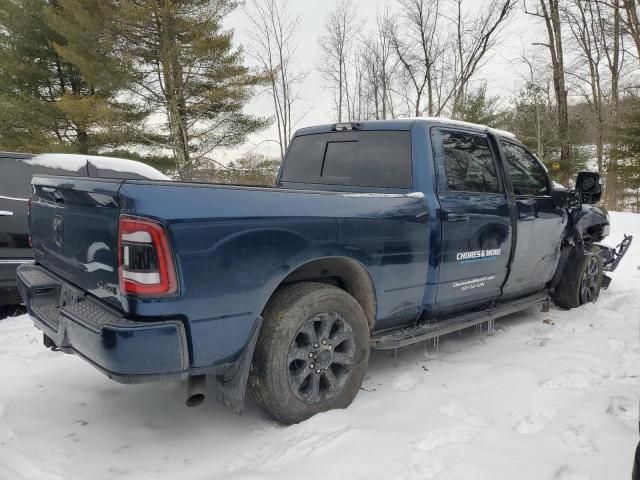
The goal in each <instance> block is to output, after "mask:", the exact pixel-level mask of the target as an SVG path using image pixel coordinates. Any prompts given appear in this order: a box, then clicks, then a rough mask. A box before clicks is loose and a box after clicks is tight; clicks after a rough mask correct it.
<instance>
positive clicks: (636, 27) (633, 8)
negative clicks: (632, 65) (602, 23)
mask: <svg viewBox="0 0 640 480" xmlns="http://www.w3.org/2000/svg"><path fill="white" fill-rule="evenodd" d="M622 7H623V8H624V11H625V14H626V15H625V16H624V17H623V19H622V21H623V23H624V27H625V29H626V31H627V32H628V33H629V35H630V36H631V38H632V39H633V42H634V43H635V45H636V50H637V58H638V61H640V13H639V12H638V11H639V10H640V3H638V1H637V0H622Z"/></svg>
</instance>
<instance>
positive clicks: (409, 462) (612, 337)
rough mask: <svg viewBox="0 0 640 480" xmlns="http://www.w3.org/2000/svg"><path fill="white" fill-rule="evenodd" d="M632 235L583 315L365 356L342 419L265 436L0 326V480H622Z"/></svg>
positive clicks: (26, 328)
mask: <svg viewBox="0 0 640 480" xmlns="http://www.w3.org/2000/svg"><path fill="white" fill-rule="evenodd" d="M612 223H613V226H614V228H613V233H612V236H611V240H610V241H611V242H612V243H613V242H614V241H617V240H619V237H621V233H622V232H623V231H624V232H627V233H633V234H635V235H637V237H636V238H637V239H638V240H637V241H636V243H635V244H634V245H633V246H632V249H631V250H630V252H629V254H628V255H627V258H625V261H624V262H623V263H622V265H621V266H620V267H619V269H618V271H616V272H615V273H614V274H613V276H614V281H613V283H612V285H611V288H610V289H609V291H607V292H604V293H603V294H602V296H601V297H600V300H599V302H598V303H597V304H592V305H588V306H586V307H583V308H580V309H577V310H572V311H560V310H556V309H553V310H552V311H551V312H550V313H540V312H538V311H536V310H530V311H527V312H524V313H520V314H516V315H512V316H510V317H508V318H506V319H503V320H500V321H498V322H497V324H496V327H497V332H496V334H495V335H494V336H488V335H487V334H486V332H482V333H480V332H475V331H474V329H470V330H469V331H465V332H463V333H462V334H461V335H458V334H453V335H449V336H448V337H446V338H443V339H442V340H441V342H440V348H439V352H435V351H434V349H433V348H432V347H429V348H428V349H427V351H425V347H424V345H416V346H414V347H410V348H406V349H403V350H399V351H398V355H397V358H394V357H393V356H392V355H391V354H390V353H389V352H375V351H374V352H373V353H372V356H371V364H370V366H369V374H368V376H367V379H366V381H365V383H364V385H363V389H362V391H361V392H360V393H359V394H358V396H357V398H356V400H355V401H354V403H353V404H352V406H351V407H349V408H348V409H346V410H342V411H333V412H328V413H325V414H321V415H317V416H316V417H314V418H312V419H310V420H308V421H306V422H304V423H302V424H299V425H294V426H291V427H283V426H280V425H278V424H275V423H274V422H272V421H271V420H269V418H267V417H266V415H265V414H264V413H263V412H262V411H260V410H259V409H258V408H257V407H256V406H255V405H254V404H253V403H251V402H250V403H249V406H248V408H247V410H246V412H245V414H244V415H243V416H242V417H238V416H235V415H234V414H233V413H231V412H230V411H229V410H227V409H225V408H223V407H222V406H219V405H218V404H216V403H215V401H214V400H209V401H207V402H206V403H205V404H204V405H203V406H201V407H199V408H195V409H188V408H186V407H184V388H183V387H184V386H183V385H178V384H152V385H138V386H123V385H118V384H116V383H114V382H112V381H110V380H108V379H107V378H106V377H104V376H102V375H101V374H100V373H98V372H97V371H96V370H94V369H93V368H92V367H90V366H89V365H88V364H87V363H85V362H83V361H82V360H80V359H79V358H76V357H73V356H69V355H64V354H62V353H53V352H50V351H48V350H46V349H44V347H43V346H42V343H41V335H40V333H39V332H38V331H37V330H36V329H35V328H34V327H33V326H32V324H31V322H30V320H29V318H28V317H27V316H22V317H17V318H9V319H7V320H3V321H0V479H2V480H5V479H6V480H14V479H15V480H20V479H28V480H40V479H47V480H59V479H79V480H85V479H92V480H98V479H116V478H117V479H119V478H124V479H136V480H139V479H146V478H153V479H160V478H161V479H180V480H183V479H190V480H193V479H207V480H211V479H221V478H222V479H245V480H258V479H274V480H275V479H277V480H284V479H295V480H300V479H318V478H326V479H336V480H341V479H360V478H363V479H367V480H370V479H385V480H393V479H430V478H437V479H461V480H462V479H464V480H478V479H491V480H498V479H509V480H512V479H516V478H517V479H518V480H525V479H532V480H541V479H549V480H582V479H593V480H597V479H625V478H629V474H630V470H631V462H632V455H633V451H634V448H635V445H636V443H637V440H638V434H637V431H638V418H637V415H638V399H640V387H639V380H640V379H639V376H640V341H639V338H638V321H639V319H640V269H639V265H640V216H638V215H635V214H612Z"/></svg>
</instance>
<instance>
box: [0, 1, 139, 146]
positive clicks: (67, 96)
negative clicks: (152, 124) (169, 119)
mask: <svg viewBox="0 0 640 480" xmlns="http://www.w3.org/2000/svg"><path fill="white" fill-rule="evenodd" d="M58 8H59V6H58V4H57V3H55V2H48V1H46V0H20V1H16V0H0V108H1V109H2V111H3V112H4V120H3V121H2V122H0V148H2V149H6V150H20V151H33V152H39V151H69V152H81V153H100V152H102V151H104V149H105V148H109V147H115V146H118V145H123V144H126V143H128V141H129V138H130V137H131V134H132V132H134V131H135V128H133V126H134V122H137V121H139V120H140V113H139V112H138V111H137V109H136V108H131V106H125V105H120V104H119V103H118V102H117V101H114V98H115V96H116V93H117V85H116V84H113V83H111V82H110V81H109V80H108V79H109V78H110V73H111V70H110V68H109V65H100V64H99V63H98V64H96V65H94V66H93V69H94V70H97V69H100V70H101V71H102V74H103V76H100V75H94V76H93V77H92V78H89V77H87V76H86V75H85V72H83V71H82V69H81V68H79V67H81V66H83V65H82V64H80V65H78V64H76V63H75V60H80V59H78V58H73V56H67V53H68V49H67V45H68V41H67V38H66V37H65V36H64V35H63V34H62V33H63V32H61V31H60V30H61V29H56V28H55V27H56V25H55V22H54V21H52V19H53V18H55V16H56V13H55V12H56V10H57V9H58ZM95 31H96V32H97V31H99V29H96V30H95ZM64 33H65V34H66V33H67V32H64ZM90 45H91V43H90V41H89V39H87V40H86V42H85V43H84V45H83V48H85V49H90V48H91V47H90ZM87 52H88V53H89V52H90V50H87ZM85 65H86V63H85Z"/></svg>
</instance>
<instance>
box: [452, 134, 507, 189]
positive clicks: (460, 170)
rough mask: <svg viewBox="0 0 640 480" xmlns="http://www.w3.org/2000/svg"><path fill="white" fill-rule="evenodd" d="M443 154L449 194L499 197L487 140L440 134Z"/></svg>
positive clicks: (478, 137) (473, 136)
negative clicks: (467, 193) (462, 193)
mask: <svg viewBox="0 0 640 480" xmlns="http://www.w3.org/2000/svg"><path fill="white" fill-rule="evenodd" d="M442 150H443V154H444V167H445V171H446V174H447V186H448V188H449V190H450V191H454V192H456V191H457V192H479V193H498V191H499V190H498V177H497V175H496V165H495V162H494V160H493V155H491V149H490V148H489V143H488V142H487V139H486V137H484V136H481V135H474V134H471V133H462V132H446V131H443V132H442Z"/></svg>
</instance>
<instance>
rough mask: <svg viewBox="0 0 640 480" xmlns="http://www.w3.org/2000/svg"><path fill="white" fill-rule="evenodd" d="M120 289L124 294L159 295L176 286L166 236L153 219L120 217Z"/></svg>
mask: <svg viewBox="0 0 640 480" xmlns="http://www.w3.org/2000/svg"><path fill="white" fill-rule="evenodd" d="M118 273H119V277H120V291H121V293H122V294H124V295H127V294H131V295H141V296H155V297H157V296H162V295H170V294H172V293H175V292H176V291H177V289H178V282H177V280H176V270H175V267H174V264H173V257H172V255H171V248H170V247H169V239H168V238H167V232H166V231H165V229H164V227H163V226H162V225H161V224H160V223H158V222H155V221H153V220H149V219H146V218H145V219H143V218H138V217H130V216H126V215H121V216H120V222H119V228H118Z"/></svg>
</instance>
